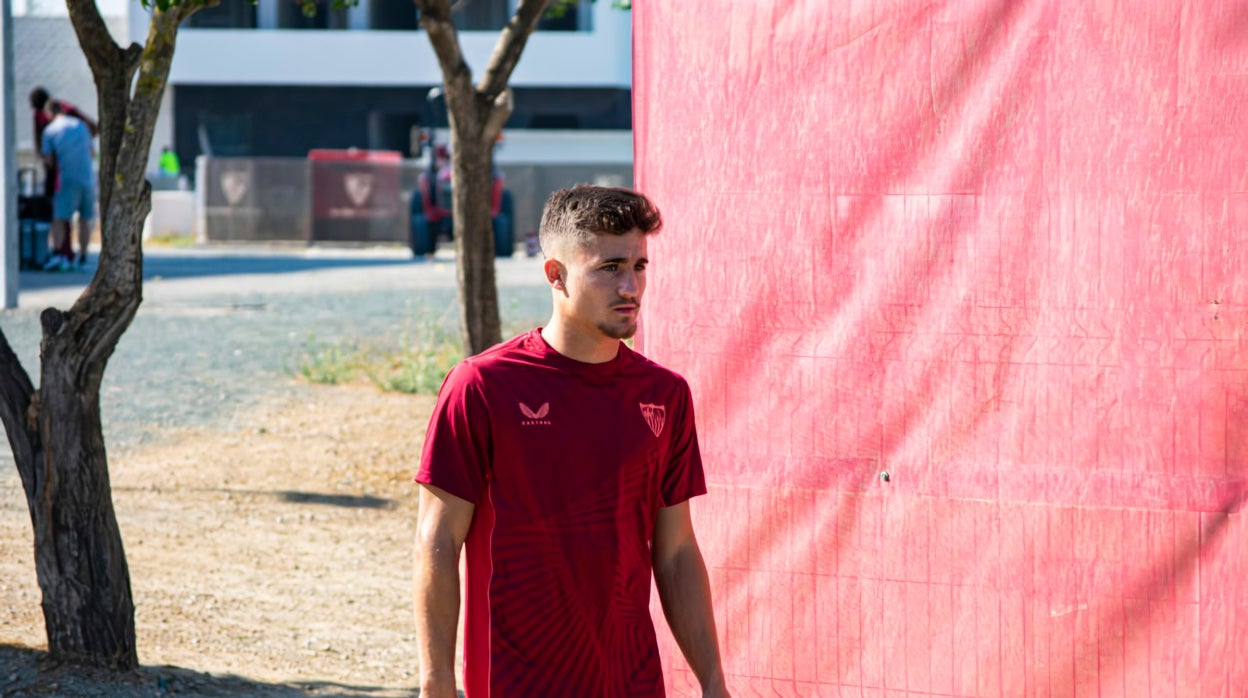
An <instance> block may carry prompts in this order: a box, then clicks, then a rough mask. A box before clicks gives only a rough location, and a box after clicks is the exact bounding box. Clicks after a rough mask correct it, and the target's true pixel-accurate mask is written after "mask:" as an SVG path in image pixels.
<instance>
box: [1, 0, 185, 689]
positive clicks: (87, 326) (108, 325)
mask: <svg viewBox="0 0 1248 698" xmlns="http://www.w3.org/2000/svg"><path fill="white" fill-rule="evenodd" d="M198 7H200V5H196V6H195V7H193V8H184V7H179V6H174V7H171V8H170V9H168V10H160V9H155V10H153V12H152V20H151V28H150V31H149V34H148V37H147V43H146V45H145V46H144V47H142V48H140V47H139V46H138V45H132V46H130V47H129V48H127V49H122V48H121V47H119V46H118V45H117V44H116V43H115V42H114V41H113V39H112V36H111V35H110V34H109V33H108V29H107V27H106V26H105V25H104V21H103V19H102V18H101V17H100V14H99V10H98V8H97V7H96V5H95V2H94V0H68V8H69V15H70V19H71V21H72V22H73V25H74V30H75V32H76V33H77V35H78V42H79V44H80V45H81V46H82V49H83V53H84V54H85V55H86V57H87V62H88V63H89V64H90V66H91V72H92V75H93V76H94V77H95V86H96V91H97V92H98V95H99V102H98V105H99V123H100V128H101V130H100V180H101V181H100V192H99V194H100V195H99V201H100V226H101V237H102V240H103V246H102V248H101V251H100V258H99V267H98V269H97V270H96V273H95V276H94V278H92V280H91V283H90V284H89V285H88V286H87V288H86V290H85V291H83V293H82V295H81V296H79V297H78V300H77V301H76V302H75V303H74V305H73V307H71V308H70V309H69V310H66V311H61V310H57V309H55V308H49V309H47V310H45V311H44V312H43V314H42V315H41V316H40V319H41V321H42V324H43V342H42V344H41V346H40V354H41V367H42V372H41V376H40V386H39V390H38V391H36V390H34V389H33V387H32V385H31V382H30V379H29V376H28V375H27V374H26V372H25V370H24V369H23V368H22V367H21V366H20V364H19V363H18V361H17V357H16V356H15V355H14V354H13V352H12V350H11V348H10V347H9V345H8V342H7V341H5V339H4V337H3V335H2V334H0V359H2V360H3V364H0V418H2V419H3V421H4V426H5V429H6V431H7V433H8V435H9V442H10V445H11V446H12V448H13V454H14V458H15V461H16V463H17V469H18V473H19V474H20V475H21V478H22V487H23V489H24V491H25V494H26V501H27V505H28V507H29V509H30V519H31V524H32V526H33V528H34V538H35V574H36V577H37V578H38V581H39V588H40V590H41V591H42V593H43V603H42V605H43V613H44V623H45V626H46V629H47V635H48V651H49V653H50V654H51V655H52V657H53V658H54V659H57V660H60V661H70V662H76V663H85V664H91V665H95V666H103V667H110V668H115V669H133V668H135V667H137V666H138V653H137V650H136V642H135V632H134V601H133V598H132V596H131V593H130V572H129V569H128V567H127V565H126V556H125V550H124V548H123V547H122V543H121V532H120V530H119V528H118V526H117V517H116V515H115V513H114V511H113V501H112V488H111V485H110V483H109V476H108V457H107V453H106V451H105V447H104V434H103V430H102V428H101V420H100V384H101V382H102V381H103V378H104V369H105V367H106V366H107V364H108V359H109V357H111V356H112V354H113V351H114V349H115V348H116V346H117V342H118V340H120V339H121V335H122V333H124V332H125V331H126V328H127V327H129V326H130V323H131V321H132V320H133V319H134V316H135V313H136V312H137V311H138V308H139V303H140V302H142V279H143V252H142V247H141V243H140V237H141V231H142V227H143V221H144V219H145V218H146V217H147V213H148V211H149V210H150V208H151V187H150V186H149V185H148V184H147V181H146V177H145V173H144V170H145V167H146V163H147V155H148V152H149V150H150V148H151V141H152V132H153V130H154V127H155V122H156V116H157V113H158V112H159V109H160V101H161V96H162V95H163V93H164V89H165V84H166V80H167V77H168V73H169V66H170V64H171V63H172V60H173V49H174V38H175V35H176V32H177V27H178V24H179V23H180V22H181V21H182V20H183V19H185V17H187V16H188V15H189V14H190V13H191V12H193V11H194V9H197V8H198ZM140 68H141V70H140ZM136 73H137V74H138V75H137V78H136ZM132 86H133V95H132V93H131V89H132Z"/></svg>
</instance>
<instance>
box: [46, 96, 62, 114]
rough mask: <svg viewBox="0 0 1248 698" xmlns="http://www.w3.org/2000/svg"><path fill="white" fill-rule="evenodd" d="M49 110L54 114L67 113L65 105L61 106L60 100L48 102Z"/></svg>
mask: <svg viewBox="0 0 1248 698" xmlns="http://www.w3.org/2000/svg"><path fill="white" fill-rule="evenodd" d="M48 109H49V110H51V112H52V113H53V114H64V113H65V105H64V104H61V102H60V100H57V99H49V100H48Z"/></svg>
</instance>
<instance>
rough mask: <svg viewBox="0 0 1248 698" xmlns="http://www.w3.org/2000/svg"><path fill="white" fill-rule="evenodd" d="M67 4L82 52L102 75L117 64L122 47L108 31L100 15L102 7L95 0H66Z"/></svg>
mask: <svg viewBox="0 0 1248 698" xmlns="http://www.w3.org/2000/svg"><path fill="white" fill-rule="evenodd" d="M65 5H66V7H68V8H69V18H70V20H71V21H72V22H73V25H74V31H75V32H76V33H77V34H78V43H79V44H80V45H81V46H82V52H83V53H84V54H86V56H87V63H88V64H90V66H91V72H92V73H94V74H95V75H100V74H101V73H102V72H103V71H106V70H108V69H109V67H110V66H114V65H116V63H117V61H118V60H119V55H120V54H121V47H120V46H118V45H117V42H116V41H115V40H114V39H113V35H112V34H111V33H110V32H109V31H108V25H107V24H105V23H104V18H103V17H102V16H100V8H99V7H97V6H96V4H95V0H65Z"/></svg>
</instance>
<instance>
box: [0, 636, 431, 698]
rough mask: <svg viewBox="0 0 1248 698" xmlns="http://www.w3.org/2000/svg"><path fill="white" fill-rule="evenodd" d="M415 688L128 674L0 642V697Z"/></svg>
mask: <svg viewBox="0 0 1248 698" xmlns="http://www.w3.org/2000/svg"><path fill="white" fill-rule="evenodd" d="M419 695H420V691H419V690H417V689H414V688H413V689H395V688H381V687H377V686H352V685H347V684H341V683H336V682H333V681H294V682H290V683H261V682H257V681H251V680H248V679H244V678H241V677H238V676H232V675H228V674H205V673H202V672H198V671H193V670H191V669H183V668H180V667H171V666H144V667H140V668H139V669H138V670H137V671H133V672H111V671H105V670H103V669H93V668H89V667H79V666H74V665H68V664H58V663H57V662H55V661H53V660H52V659H51V658H49V657H48V653H47V652H45V651H43V650H37V649H32V648H29V647H23V646H18V645H10V644H2V643H0V696H3V698H17V697H18V696H64V697H65V698H151V697H158V696H159V697H163V696H204V697H205V698H209V697H213V696H254V697H255V698H295V697H296V696H298V697H300V698H303V697H305V696H339V697H342V698H383V697H384V698H402V697H407V696H419Z"/></svg>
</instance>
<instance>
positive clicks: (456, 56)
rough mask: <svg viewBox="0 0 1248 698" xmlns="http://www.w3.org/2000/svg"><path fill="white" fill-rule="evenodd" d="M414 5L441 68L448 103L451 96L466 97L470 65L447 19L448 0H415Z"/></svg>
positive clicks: (449, 9)
mask: <svg viewBox="0 0 1248 698" xmlns="http://www.w3.org/2000/svg"><path fill="white" fill-rule="evenodd" d="M416 7H417V8H418V9H419V10H420V26H421V28H423V29H424V30H425V33H427V34H428V35H429V43H430V44H432V45H433V52H434V53H435V54H437V56H438V65H439V66H440V67H441V68H442V84H443V86H444V87H445V89H446V99H447V102H448V104H449V103H450V102H451V101H452V100H454V101H456V102H465V101H468V100H470V99H471V94H470V92H471V90H472V69H471V68H469V67H468V63H467V62H466V61H465V60H464V54H463V51H461V50H460V48H459V33H458V32H457V31H456V30H455V23H454V22H453V21H452V20H451V3H450V1H449V0H417V2H416Z"/></svg>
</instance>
